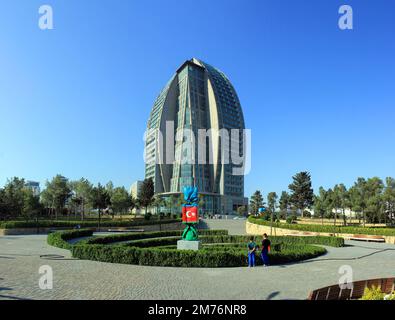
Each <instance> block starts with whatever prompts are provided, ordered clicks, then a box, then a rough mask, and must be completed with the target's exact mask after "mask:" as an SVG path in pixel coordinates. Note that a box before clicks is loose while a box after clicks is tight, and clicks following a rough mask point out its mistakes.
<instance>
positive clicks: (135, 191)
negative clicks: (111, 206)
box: [130, 181, 143, 199]
mask: <svg viewBox="0 0 395 320" xmlns="http://www.w3.org/2000/svg"><path fill="white" fill-rule="evenodd" d="M142 184H143V181H136V182H135V183H133V184H132V186H131V187H130V194H131V195H132V197H133V199H137V198H139V196H140V190H141V185H142Z"/></svg>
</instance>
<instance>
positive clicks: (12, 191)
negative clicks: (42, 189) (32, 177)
mask: <svg viewBox="0 0 395 320" xmlns="http://www.w3.org/2000/svg"><path fill="white" fill-rule="evenodd" d="M24 200H25V180H24V179H20V178H17V177H14V178H12V179H8V180H7V183H6V185H5V186H4V190H3V207H4V209H3V210H4V211H5V214H6V215H8V216H13V217H17V216H21V215H22V214H23V206H24Z"/></svg>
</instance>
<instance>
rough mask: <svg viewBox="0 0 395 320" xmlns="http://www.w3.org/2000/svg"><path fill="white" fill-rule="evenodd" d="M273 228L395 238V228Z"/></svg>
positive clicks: (280, 225) (279, 225) (252, 219)
mask: <svg viewBox="0 0 395 320" xmlns="http://www.w3.org/2000/svg"><path fill="white" fill-rule="evenodd" d="M248 221H249V222H251V223H254V224H258V225H263V226H270V222H267V221H264V220H262V219H259V218H256V217H253V216H250V217H249V218H248ZM273 227H276V228H282V229H289V230H296V231H307V232H324V233H333V234H337V233H348V234H365V235H381V236H395V228H373V227H365V228H363V227H349V226H336V227H335V226H329V225H318V224H289V223H274V224H273Z"/></svg>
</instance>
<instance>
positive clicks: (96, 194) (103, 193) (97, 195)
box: [90, 183, 111, 230]
mask: <svg viewBox="0 0 395 320" xmlns="http://www.w3.org/2000/svg"><path fill="white" fill-rule="evenodd" d="M90 202H91V205H92V208H94V209H97V211H98V214H99V224H98V226H99V230H100V224H101V213H102V210H103V209H106V208H107V207H108V206H109V205H110V204H111V198H110V195H109V194H108V191H107V190H106V188H105V187H103V186H102V185H101V184H100V183H99V184H98V185H97V187H93V188H92V192H91V197H90Z"/></svg>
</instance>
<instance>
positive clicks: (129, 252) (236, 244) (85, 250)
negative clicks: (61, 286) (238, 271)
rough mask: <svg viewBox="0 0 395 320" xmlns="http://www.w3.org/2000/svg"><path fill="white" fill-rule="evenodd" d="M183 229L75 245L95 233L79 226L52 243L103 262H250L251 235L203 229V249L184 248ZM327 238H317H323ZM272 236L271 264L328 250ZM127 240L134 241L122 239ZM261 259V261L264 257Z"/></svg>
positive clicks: (300, 239)
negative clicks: (178, 245) (72, 242)
mask: <svg viewBox="0 0 395 320" xmlns="http://www.w3.org/2000/svg"><path fill="white" fill-rule="evenodd" d="M181 232H182V231H163V232H151V233H137V234H136V233H134V234H120V235H110V236H105V237H93V238H89V239H88V240H85V241H81V242H78V243H77V244H75V245H70V244H69V243H67V240H70V239H72V238H79V237H84V236H91V230H86V231H85V230H78V231H67V232H56V233H54V234H51V235H49V236H48V243H50V244H51V245H55V246H60V247H62V248H67V249H70V250H71V251H72V254H73V257H76V258H79V259H87V260H95V261H102V262H111V263H123V264H136V265H150V266H170V267H236V266H247V259H246V243H247V242H248V239H249V237H248V236H228V235H227V231H226V230H200V234H201V235H202V236H201V239H202V242H203V243H204V247H203V249H202V250H200V251H180V250H176V249H175V245H176V242H177V240H179V239H180V235H181ZM324 238H325V237H321V240H320V239H319V238H318V237H317V238H316V239H314V240H315V241H316V242H323V240H324ZM326 238H328V237H326ZM271 240H272V252H271V253H270V254H269V257H270V260H271V264H282V263H288V262H294V261H300V260H305V259H310V258H314V257H317V256H319V255H322V254H325V253H326V250H325V249H324V248H320V247H316V246H313V245H311V244H309V243H311V242H312V241H313V240H312V239H311V238H310V237H309V238H303V237H271ZM123 241H130V242H128V243H122V244H119V243H118V242H123ZM109 244H112V245H109ZM213 244H215V245H213ZM257 261H258V263H260V259H257Z"/></svg>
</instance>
